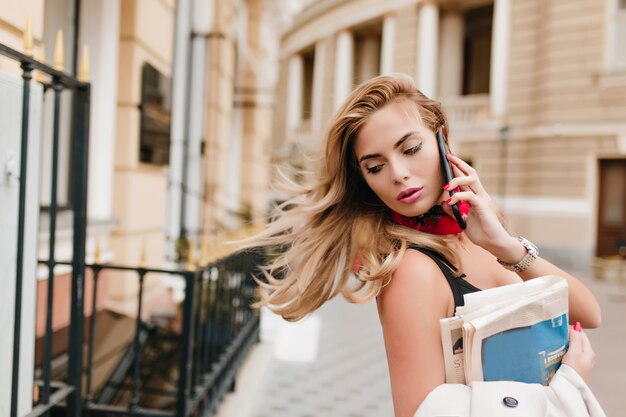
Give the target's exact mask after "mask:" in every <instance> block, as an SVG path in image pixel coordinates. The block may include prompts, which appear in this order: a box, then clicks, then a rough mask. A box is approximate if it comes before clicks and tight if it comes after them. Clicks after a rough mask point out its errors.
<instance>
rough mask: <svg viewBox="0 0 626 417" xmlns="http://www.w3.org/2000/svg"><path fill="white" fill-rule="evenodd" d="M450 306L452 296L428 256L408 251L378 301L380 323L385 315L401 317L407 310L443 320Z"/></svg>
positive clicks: (444, 280) (437, 268) (443, 278)
mask: <svg viewBox="0 0 626 417" xmlns="http://www.w3.org/2000/svg"><path fill="white" fill-rule="evenodd" d="M450 303H452V306H453V304H454V303H453V299H452V293H451V291H450V287H449V285H448V282H447V281H446V278H445V277H444V275H443V273H442V272H441V270H440V269H439V267H438V266H437V264H436V263H435V262H434V261H433V260H432V259H430V258H429V257H428V256H427V255H424V254H423V253H421V252H419V251H416V250H407V251H406V252H405V254H404V256H403V258H402V261H401V262H400V266H399V267H398V269H397V270H396V271H395V272H394V273H393V276H392V277H391V279H390V280H389V281H388V283H387V284H386V285H385V287H384V288H383V290H382V291H381V294H380V295H379V297H378V309H379V314H380V315H381V319H382V318H383V317H384V316H386V315H387V314H392V315H395V314H394V313H398V314H401V313H402V310H405V309H406V308H409V309H410V310H411V311H412V312H414V313H418V312H419V313H422V314H427V315H431V314H433V315H436V316H439V317H445V316H446V315H447V312H448V310H449V307H450Z"/></svg>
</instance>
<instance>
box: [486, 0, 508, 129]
mask: <svg viewBox="0 0 626 417" xmlns="http://www.w3.org/2000/svg"><path fill="white" fill-rule="evenodd" d="M510 21H511V2H510V0H496V2H495V4H494V11H493V32H492V35H491V80H490V84H489V91H490V101H491V115H492V116H493V117H494V118H495V119H496V120H500V121H503V120H504V118H505V117H506V114H507V100H508V83H509V48H510Z"/></svg>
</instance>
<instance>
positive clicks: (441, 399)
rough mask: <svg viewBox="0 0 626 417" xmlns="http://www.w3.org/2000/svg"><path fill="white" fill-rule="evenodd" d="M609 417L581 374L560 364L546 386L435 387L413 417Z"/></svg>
mask: <svg viewBox="0 0 626 417" xmlns="http://www.w3.org/2000/svg"><path fill="white" fill-rule="evenodd" d="M441 416H455V417H509V416H510V417H518V416H519V417H606V414H605V413H604V411H603V410H602V407H601V406H600V404H599V403H598V400H596V398H595V397H594V395H593V393H592V392H591V390H590V389H589V387H588V386H587V384H585V381H583V379H582V378H581V377H580V375H578V373H577V372H576V371H575V370H574V369H573V368H571V367H569V366H568V365H561V367H560V368H559V370H558V371H557V373H556V374H555V375H554V377H553V378H552V380H551V381H550V385H549V386H547V387H544V386H542V385H539V384H526V383H523V382H512V381H491V382H478V381H475V382H472V384H471V385H470V386H467V385H463V384H443V385H440V386H438V387H437V388H435V389H434V390H433V391H432V392H431V393H430V394H428V396H427V397H426V399H424V401H423V402H422V405H421V406H420V408H419V409H418V410H417V411H416V413H415V415H414V417H441Z"/></svg>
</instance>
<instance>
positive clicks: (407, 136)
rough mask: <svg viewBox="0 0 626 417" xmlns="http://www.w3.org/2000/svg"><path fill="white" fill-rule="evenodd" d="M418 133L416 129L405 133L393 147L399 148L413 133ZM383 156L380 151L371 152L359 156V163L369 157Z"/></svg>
mask: <svg viewBox="0 0 626 417" xmlns="http://www.w3.org/2000/svg"><path fill="white" fill-rule="evenodd" d="M417 134H418V133H417V132H415V131H411V132H409V133H407V134H405V135H404V136H402V137H401V138H400V139H399V140H398V141H397V142H396V143H394V145H393V149H398V148H399V147H400V146H402V144H403V143H404V142H406V140H407V139H409V138H410V137H411V136H413V135H417ZM381 156H382V154H379V153H370V154H367V155H363V156H362V157H361V158H359V163H361V162H363V161H365V160H367V159H373V158H380V157H381Z"/></svg>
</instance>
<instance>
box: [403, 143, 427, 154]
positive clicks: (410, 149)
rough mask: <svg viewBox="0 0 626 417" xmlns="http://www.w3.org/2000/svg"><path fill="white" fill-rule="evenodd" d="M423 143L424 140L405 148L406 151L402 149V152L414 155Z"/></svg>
mask: <svg viewBox="0 0 626 417" xmlns="http://www.w3.org/2000/svg"><path fill="white" fill-rule="evenodd" d="M423 144H424V142H420V144H419V145H417V146H413V147H412V148H409V149H407V150H406V151H404V152H403V153H404V154H405V155H415V154H416V153H417V151H419V150H420V149H422V145H423Z"/></svg>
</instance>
